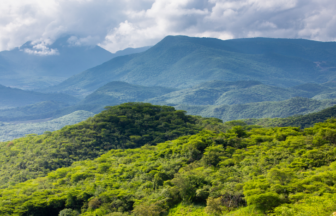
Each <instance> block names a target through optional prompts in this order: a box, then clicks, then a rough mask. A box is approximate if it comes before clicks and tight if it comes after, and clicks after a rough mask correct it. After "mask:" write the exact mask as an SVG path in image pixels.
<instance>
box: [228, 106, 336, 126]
mask: <svg viewBox="0 0 336 216" xmlns="http://www.w3.org/2000/svg"><path fill="white" fill-rule="evenodd" d="M335 117H336V106H333V107H329V108H326V109H324V110H321V111H319V112H314V113H309V114H306V115H299V116H290V117H287V118H261V119H242V120H240V121H242V122H245V123H246V124H249V125H260V126H263V127H288V126H295V127H301V128H307V127H312V126H313V125H314V124H316V123H319V122H324V121H326V120H327V119H330V118H335ZM240 121H232V122H227V123H228V124H230V123H235V122H237V123H239V122H240Z"/></svg>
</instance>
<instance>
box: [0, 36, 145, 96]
mask: <svg viewBox="0 0 336 216" xmlns="http://www.w3.org/2000/svg"><path fill="white" fill-rule="evenodd" d="M35 45H36V44H32V42H30V41H29V42H26V43H25V44H23V45H22V46H21V47H18V48H15V49H13V50H10V51H2V52H0V80H1V81H0V83H1V84H3V85H6V86H12V87H18V88H22V89H40V88H45V87H48V86H51V85H54V84H57V83H59V82H61V81H63V80H65V79H67V78H69V77H71V76H72V75H75V74H77V73H80V72H82V71H84V70H86V69H88V68H92V67H94V66H97V65H100V64H102V63H103V62H106V61H108V60H110V59H112V58H114V57H117V56H121V55H129V54H132V53H138V52H143V51H145V50H146V49H148V47H144V48H139V49H132V48H128V49H126V50H122V51H119V52H117V53H114V54H112V53H110V52H109V51H107V50H105V49H103V48H101V47H99V46H92V45H85V44H73V43H72V41H71V38H70V37H62V38H59V39H58V40H56V41H54V42H53V43H52V44H50V45H49V46H48V48H49V50H54V51H55V53H54V54H53V55H42V54H33V53H30V52H32V51H36V52H38V51H41V50H39V49H37V48H36V47H34V46H35Z"/></svg>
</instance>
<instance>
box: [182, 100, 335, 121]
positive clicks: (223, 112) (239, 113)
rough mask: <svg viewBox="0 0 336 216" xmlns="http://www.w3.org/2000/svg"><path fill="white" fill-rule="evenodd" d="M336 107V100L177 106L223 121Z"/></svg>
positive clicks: (272, 116) (190, 113)
mask: <svg viewBox="0 0 336 216" xmlns="http://www.w3.org/2000/svg"><path fill="white" fill-rule="evenodd" d="M334 105H336V100H335V99H333V100H321V101H318V100H314V99H308V98H291V99H289V100H285V101H277V102H259V103H249V104H236V105H205V106H200V105H177V106H175V108H176V109H179V110H186V111H187V112H188V114H189V115H200V116H203V117H215V118H219V119H222V120H223V121H230V120H236V119H246V118H276V117H288V116H293V115H301V114H307V113H311V112H317V111H320V110H323V109H325V108H327V107H331V106H334Z"/></svg>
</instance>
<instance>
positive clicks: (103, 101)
mask: <svg viewBox="0 0 336 216" xmlns="http://www.w3.org/2000/svg"><path fill="white" fill-rule="evenodd" d="M175 90H176V89H172V88H165V87H156V86H153V87H146V86H139V85H132V84H128V83H125V82H119V81H115V82H110V83H108V84H106V85H104V86H103V87H100V88H99V89H97V90H96V91H95V92H93V93H92V94H90V95H88V96H86V97H85V99H84V100H83V101H82V102H81V103H82V104H99V105H105V106H106V105H109V106H112V105H117V104H121V103H126V102H140V101H145V100H146V99H149V98H153V97H157V96H161V95H164V94H167V93H169V92H172V91H175Z"/></svg>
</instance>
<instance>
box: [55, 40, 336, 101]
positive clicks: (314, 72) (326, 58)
mask: <svg viewBox="0 0 336 216" xmlns="http://www.w3.org/2000/svg"><path fill="white" fill-rule="evenodd" d="M335 47H336V43H334V42H316V41H309V40H301V39H270V38H249V39H234V40H225V41H222V40H219V39H213V38H191V37H186V36H168V37H166V38H165V39H163V40H162V41H161V42H159V43H158V44H156V45H155V46H153V47H151V48H150V49H149V50H147V51H146V52H143V53H140V54H134V55H128V56H123V57H117V58H114V59H112V60H110V61H108V62H105V63H104V64H102V65H99V66H97V67H94V68H91V69H89V70H86V71H84V72H82V73H80V74H77V75H75V76H73V77H71V78H69V79H68V80H66V81H64V82H62V83H61V84H59V85H57V86H55V87H52V88H50V89H49V91H63V92H67V93H71V94H79V95H88V94H89V93H91V92H93V91H95V90H96V89H98V88H99V87H101V86H103V85H105V84H106V83H108V82H111V81H125V82H128V83H131V84H137V85H145V86H165V87H174V88H187V87H191V86H194V85H196V84H199V83H201V82H204V81H211V80H225V81H239V80H256V81H261V82H263V83H264V84H267V85H275V86H279V87H290V86H295V85H299V84H304V83H308V82H314V83H316V82H317V83H324V82H327V81H331V80H334V79H335V78H336V77H335V75H334V74H335V73H334V72H335V68H336V65H335V63H334V62H335V59H336V52H335ZM321 71H323V73H320V72H321Z"/></svg>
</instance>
